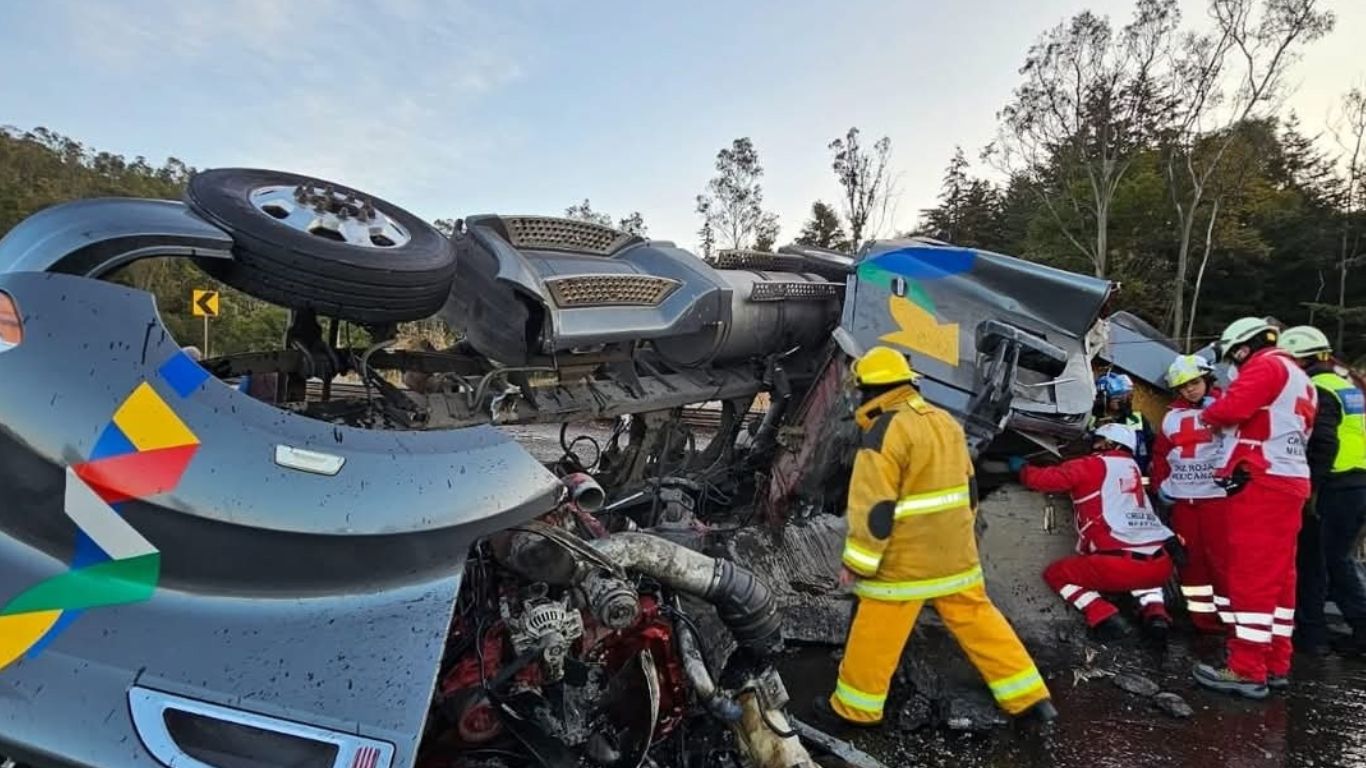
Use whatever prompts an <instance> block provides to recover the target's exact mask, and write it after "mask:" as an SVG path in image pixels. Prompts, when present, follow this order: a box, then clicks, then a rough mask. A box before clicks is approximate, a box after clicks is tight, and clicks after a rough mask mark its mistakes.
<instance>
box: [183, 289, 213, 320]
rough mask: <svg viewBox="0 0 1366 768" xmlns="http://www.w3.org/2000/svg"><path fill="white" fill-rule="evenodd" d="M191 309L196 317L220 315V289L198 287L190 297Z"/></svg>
mask: <svg viewBox="0 0 1366 768" xmlns="http://www.w3.org/2000/svg"><path fill="white" fill-rule="evenodd" d="M190 311H192V312H194V316H195V317H218V291H204V290H200V289H198V288H196V289H195V290H194V295H193V296H192V297H191V299H190Z"/></svg>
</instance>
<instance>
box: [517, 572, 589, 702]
mask: <svg viewBox="0 0 1366 768" xmlns="http://www.w3.org/2000/svg"><path fill="white" fill-rule="evenodd" d="M504 611H506V604H504ZM504 618H505V619H506V621H507V625H508V633H509V635H511V637H512V647H513V648H514V649H515V650H516V651H517V653H518V654H519V655H520V654H523V653H527V652H528V651H531V650H534V649H536V648H538V647H539V648H541V663H542V666H543V668H544V670H545V676H546V680H547V682H552V683H553V682H557V681H558V680H559V679H560V678H562V677H564V660H565V657H566V656H567V655H568V654H569V644H570V643H571V642H573V641H574V640H575V639H577V638H578V637H579V636H581V635H582V634H583V617H581V616H580V615H579V612H578V611H576V610H573V609H571V608H570V607H569V599H568V598H567V597H566V598H564V599H561V600H551V599H550V598H549V597H546V586H545V585H544V584H534V585H532V586H531V587H528V588H527V590H526V591H525V593H524V597H523V599H522V610H521V613H520V614H519V615H517V616H511V615H507V613H505V614H504Z"/></svg>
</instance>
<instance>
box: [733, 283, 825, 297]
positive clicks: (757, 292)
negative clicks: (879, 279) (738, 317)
mask: <svg viewBox="0 0 1366 768" xmlns="http://www.w3.org/2000/svg"><path fill="white" fill-rule="evenodd" d="M842 290H844V286H843V285H840V284H839V283H805V282H783V283H778V282H762V283H755V284H754V287H753V288H752V289H751V290H750V293H749V300H750V301H802V300H807V301H821V300H825V299H833V298H838V297H839V295H840V291H842Z"/></svg>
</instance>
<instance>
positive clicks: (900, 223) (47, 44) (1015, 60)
mask: <svg viewBox="0 0 1366 768" xmlns="http://www.w3.org/2000/svg"><path fill="white" fill-rule="evenodd" d="M1328 4H1329V7H1331V8H1333V9H1334V10H1335V11H1336V13H1337V15H1338V28H1337V31H1336V32H1334V33H1333V35H1332V36H1331V37H1330V38H1328V39H1326V40H1323V41H1320V42H1319V43H1316V44H1315V45H1314V46H1313V47H1312V48H1310V49H1309V50H1308V52H1307V53H1306V55H1305V56H1304V57H1303V60H1302V61H1301V62H1300V63H1299V64H1298V65H1297V66H1296V68H1295V69H1294V70H1293V72H1292V74H1291V81H1292V84H1293V85H1294V86H1296V89H1297V90H1296V93H1295V94H1294V96H1293V97H1292V98H1291V101H1290V104H1291V106H1292V107H1293V108H1294V109H1295V110H1296V111H1297V112H1298V113H1299V114H1300V115H1301V118H1302V120H1303V122H1304V125H1305V127H1306V129H1308V130H1310V131H1311V132H1318V131H1320V130H1323V128H1324V127H1325V126H1326V125H1327V124H1328V123H1329V121H1330V120H1331V119H1332V116H1333V111H1334V109H1335V106H1336V103H1337V99H1338V98H1339V96H1340V95H1341V93H1342V92H1343V91H1345V90H1346V89H1347V88H1349V87H1350V86H1351V85H1353V84H1356V83H1363V82H1366V54H1363V53H1362V51H1363V48H1362V46H1363V40H1366V0H1329V3H1328ZM1130 7H1131V3H1130V2H1128V0H978V2H974V3H969V2H943V0H900V1H899V2H892V1H891V0H846V2H843V3H834V2H817V1H816V0H784V1H781V2H780V1H779V0H765V1H759V0H756V1H755V2H744V3H736V2H721V1H719V0H694V1H693V2H687V3H662V2H643V3H642V2H605V1H603V2H578V3H557V2H551V1H550V0H544V1H543V2H531V1H530V0H500V1H497V2H494V1H492V0H490V1H488V2H455V1H450V0H365V1H362V0H310V2H284V1H283V0H70V1H68V0H47V1H46V2H43V3H36V2H30V3H19V2H3V3H0V125H6V124H7V125H12V126H18V127H21V128H30V127H33V126H39V125H42V126H47V127H49V128H51V129H53V130H56V131H58V132H61V133H64V134H67V135H70V136H72V137H74V138H77V139H79V140H81V141H84V142H86V143H87V144H90V145H93V146H96V147H98V148H100V149H105V150H109V151H113V152H118V153H122V154H126V155H130V156H131V155H145V156H146V157H148V158H150V159H153V160H156V161H160V160H161V159H162V158H164V157H166V156H167V155H174V156H176V157H179V158H181V159H182V160H184V161H186V162H187V163H189V164H191V165H194V166H197V167H201V168H204V167H213V166H228V165H242V166H267V167H277V168H281V169H287V170H292V171H298V172H303V173H311V174H316V175H321V176H324V177H330V178H334V179H336V180H338V181H342V182H345V183H347V184H350V185H352V186H356V187H360V188H361V189H364V190H366V191H370V192H373V193H375V194H378V195H380V196H382V197H386V198H388V199H390V200H392V201H394V202H397V203H400V204H401V205H404V206H405V207H408V208H410V209H411V210H413V211H415V212H416V213H418V214H420V215H423V216H425V217H427V218H436V217H454V216H460V215H466V214H471V213H484V212H502V213H560V212H562V210H563V209H564V207H565V206H567V205H569V204H571V203H574V202H576V201H578V200H581V199H583V198H585V197H588V198H591V199H592V202H593V205H594V207H595V208H598V209H601V210H606V211H608V212H611V213H614V214H617V215H622V214H625V213H626V212H628V211H630V210H640V211H641V212H642V213H643V214H644V216H645V220H646V222H647V224H648V225H649V227H650V233H651V235H653V236H655V237H660V238H666V239H675V240H678V241H680V242H681V243H686V244H691V243H693V242H694V241H695V230H696V229H697V217H696V215H695V214H694V213H693V210H692V209H693V198H694V196H695V195H696V194H697V193H698V192H699V191H701V190H702V187H703V185H704V184H705V183H706V181H707V179H708V178H709V177H710V175H711V171H712V162H713V159H714V157H715V154H716V151H717V149H718V148H720V147H721V146H723V145H726V144H728V143H729V141H730V140H731V139H732V138H734V137H736V136H743V135H747V136H750V137H752V138H753V140H754V142H755V144H756V146H757V147H758V149H759V152H760V156H761V158H762V159H763V161H764V165H765V167H766V169H767V173H766V176H765V191H766V196H767V201H768V206H769V207H770V208H771V209H773V210H776V211H778V212H779V214H780V216H781V221H782V225H783V231H782V238H790V237H792V236H794V235H795V234H796V232H797V230H798V229H799V227H800V224H801V221H802V219H803V218H804V217H805V215H806V213H807V211H808V210H809V207H810V204H811V201H812V200H815V199H817V198H823V199H826V200H829V201H833V200H834V199H835V198H836V196H837V194H838V188H837V186H836V183H835V179H834V177H833V175H832V174H831V172H830V168H829V153H828V152H827V150H826V149H825V146H826V144H827V143H828V142H829V141H830V139H832V138H834V137H835V136H838V135H841V134H842V133H843V132H844V131H845V130H846V129H847V128H849V127H850V126H852V125H856V126H859V127H860V128H861V129H862V130H863V131H864V132H865V134H868V135H873V136H881V135H887V136H890V137H891V139H892V147H893V158H892V159H893V165H894V170H895V173H896V176H897V186H898V189H899V190H900V194H899V196H898V201H897V206H896V212H895V220H894V222H893V225H892V226H893V227H895V228H897V229H906V228H909V227H910V226H912V225H913V224H914V223H915V221H916V219H917V217H918V215H919V211H920V209H922V208H924V207H926V206H928V205H930V204H932V203H933V201H934V197H935V194H936V192H937V190H938V183H939V178H940V176H941V174H942V171H943V167H944V164H945V162H946V161H947V160H948V158H949V156H950V155H951V154H952V152H953V148H954V146H955V145H962V146H963V147H964V148H965V149H966V150H967V151H968V153H969V156H975V155H976V151H977V150H978V149H979V148H980V147H981V146H982V145H983V144H985V143H986V142H987V141H989V140H990V139H991V138H992V136H993V134H994V131H995V114H996V112H997V110H998V109H1000V107H1001V106H1002V105H1003V104H1004V103H1005V102H1006V100H1007V99H1008V97H1009V94H1010V92H1011V89H1012V88H1013V87H1014V86H1015V85H1016V84H1017V82H1018V75H1017V74H1016V71H1017V69H1018V67H1019V65H1020V63H1021V61H1022V60H1023V58H1024V54H1025V51H1026V49H1027V48H1028V46H1029V44H1030V42H1031V41H1032V40H1033V39H1034V38H1035V37H1037V35H1038V34H1039V33H1040V32H1041V31H1042V30H1044V29H1045V28H1047V27H1049V26H1052V25H1054V24H1056V23H1058V22H1060V21H1062V20H1064V19H1065V18H1067V17H1068V16H1070V15H1071V14H1073V13H1076V12H1077V11H1079V10H1082V9H1084V8H1091V9H1093V10H1095V11H1097V12H1099V13H1104V14H1108V15H1110V16H1111V17H1112V18H1113V19H1115V20H1116V22H1117V25H1118V24H1122V23H1123V21H1124V20H1125V19H1126V18H1127V16H1128V14H1129V9H1130ZM1184 7H1185V8H1186V22H1187V23H1188V24H1196V23H1204V11H1203V2H1201V0H1188V1H1186V2H1185V6H1184ZM1325 144H1326V145H1331V142H1330V141H1329V140H1328V139H1327V138H1325Z"/></svg>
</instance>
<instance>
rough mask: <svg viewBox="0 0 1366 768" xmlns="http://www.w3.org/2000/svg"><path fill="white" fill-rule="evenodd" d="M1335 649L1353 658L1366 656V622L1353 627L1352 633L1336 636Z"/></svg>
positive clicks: (1334, 639) (1334, 640)
mask: <svg viewBox="0 0 1366 768" xmlns="http://www.w3.org/2000/svg"><path fill="white" fill-rule="evenodd" d="M1333 650H1334V651H1337V652H1338V653H1339V654H1341V655H1343V656H1348V657H1351V658H1360V657H1362V656H1366V624H1358V625H1356V626H1354V627H1352V634H1350V635H1341V636H1335V637H1334V638H1333Z"/></svg>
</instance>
